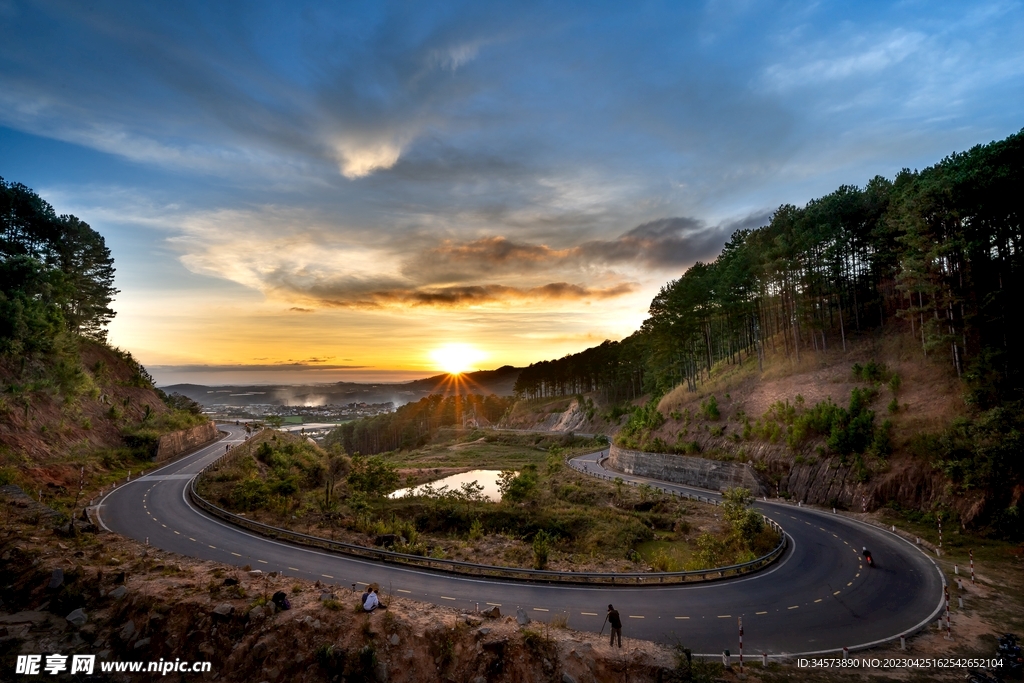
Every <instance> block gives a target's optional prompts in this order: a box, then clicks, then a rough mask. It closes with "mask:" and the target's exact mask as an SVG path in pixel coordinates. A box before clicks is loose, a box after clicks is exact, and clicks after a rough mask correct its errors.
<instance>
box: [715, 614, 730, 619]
mask: <svg viewBox="0 0 1024 683" xmlns="http://www.w3.org/2000/svg"><path fill="white" fill-rule="evenodd" d="M718 618H719V619H731V618H732V615H731V614H719V615H718Z"/></svg>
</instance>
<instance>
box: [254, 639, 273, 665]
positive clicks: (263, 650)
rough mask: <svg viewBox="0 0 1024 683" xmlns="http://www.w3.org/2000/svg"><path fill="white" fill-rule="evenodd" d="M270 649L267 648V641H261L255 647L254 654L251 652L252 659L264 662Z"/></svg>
mask: <svg viewBox="0 0 1024 683" xmlns="http://www.w3.org/2000/svg"><path fill="white" fill-rule="evenodd" d="M268 649H269V648H268V647H267V643H266V641H263V640H261V641H260V642H258V643H256V644H255V645H254V646H253V648H252V652H251V654H252V658H253V659H255V660H258V661H263V660H264V659H266V658H267V650H268Z"/></svg>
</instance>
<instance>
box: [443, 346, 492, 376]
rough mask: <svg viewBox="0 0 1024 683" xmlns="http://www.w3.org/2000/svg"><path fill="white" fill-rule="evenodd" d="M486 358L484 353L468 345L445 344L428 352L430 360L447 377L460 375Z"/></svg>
mask: <svg viewBox="0 0 1024 683" xmlns="http://www.w3.org/2000/svg"><path fill="white" fill-rule="evenodd" d="M486 357H487V354H486V353H484V352H483V351H481V350H480V349H478V348H476V347H474V346H470V345H469V344H445V345H444V346H441V347H438V348H436V349H434V350H433V351H431V352H430V358H431V359H432V360H433V361H434V362H435V363H437V364H438V365H439V366H440V367H441V369H442V370H444V371H445V372H447V373H448V374H449V375H461V374H462V373H464V372H466V371H467V370H471V369H472V368H473V366H474V365H475V364H476V363H477V362H479V361H481V360H483V359H484V358H486Z"/></svg>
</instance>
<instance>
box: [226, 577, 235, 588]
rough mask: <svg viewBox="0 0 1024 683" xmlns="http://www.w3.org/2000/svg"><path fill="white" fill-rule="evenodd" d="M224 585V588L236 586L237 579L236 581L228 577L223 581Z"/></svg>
mask: <svg viewBox="0 0 1024 683" xmlns="http://www.w3.org/2000/svg"><path fill="white" fill-rule="evenodd" d="M224 585H225V586H237V585H238V579H236V578H235V577H233V576H229V577H228V578H226V579H224Z"/></svg>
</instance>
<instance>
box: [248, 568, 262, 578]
mask: <svg viewBox="0 0 1024 683" xmlns="http://www.w3.org/2000/svg"><path fill="white" fill-rule="evenodd" d="M249 576H251V577H252V578H254V579H258V578H260V577H261V576H263V570H262V569H253V570H251V571H250V572H249Z"/></svg>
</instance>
